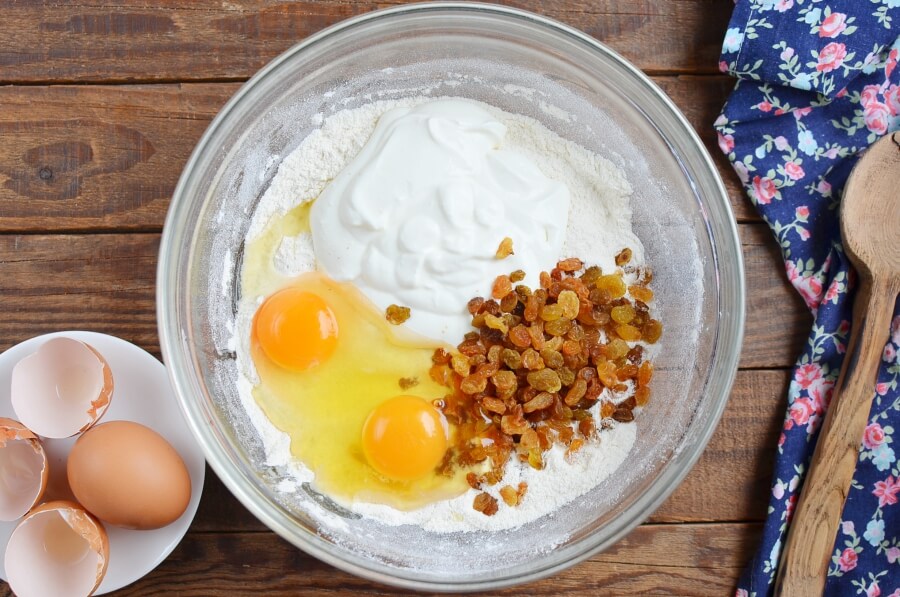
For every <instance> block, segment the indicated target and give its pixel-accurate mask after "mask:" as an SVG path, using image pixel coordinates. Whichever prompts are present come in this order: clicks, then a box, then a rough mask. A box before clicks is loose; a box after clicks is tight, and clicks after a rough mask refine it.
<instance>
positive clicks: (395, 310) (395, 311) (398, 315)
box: [384, 305, 410, 325]
mask: <svg viewBox="0 0 900 597" xmlns="http://www.w3.org/2000/svg"><path fill="white" fill-rule="evenodd" d="M409 315H410V311H409V307H401V306H400V305H388V308H387V309H385V311H384V317H385V319H387V320H388V323H392V324H394V325H400V324H401V323H403V322H404V321H406V320H407V319H409Z"/></svg>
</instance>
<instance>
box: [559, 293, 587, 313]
mask: <svg viewBox="0 0 900 597" xmlns="http://www.w3.org/2000/svg"><path fill="white" fill-rule="evenodd" d="M556 303H557V304H558V305H559V306H560V308H561V309H562V317H565V318H566V319H575V318H576V317H577V316H578V309H579V307H580V306H581V301H580V300H579V299H578V295H577V294H575V292H573V291H571V290H563V291H562V292H560V293H559V296H558V297H557V298H556Z"/></svg>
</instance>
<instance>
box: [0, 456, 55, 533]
mask: <svg viewBox="0 0 900 597" xmlns="http://www.w3.org/2000/svg"><path fill="white" fill-rule="evenodd" d="M46 466H47V458H46V455H45V454H44V451H43V450H42V449H41V447H40V445H39V444H38V443H37V441H36V440H31V439H7V440H6V443H5V444H3V445H0V520H16V519H18V518H21V517H22V516H24V515H25V514H26V513H27V512H28V511H29V510H30V509H31V507H32V506H34V504H35V502H37V500H38V498H39V497H40V495H41V493H42V492H43V490H44V480H45V479H44V474H43V473H44V468H45V467H46Z"/></svg>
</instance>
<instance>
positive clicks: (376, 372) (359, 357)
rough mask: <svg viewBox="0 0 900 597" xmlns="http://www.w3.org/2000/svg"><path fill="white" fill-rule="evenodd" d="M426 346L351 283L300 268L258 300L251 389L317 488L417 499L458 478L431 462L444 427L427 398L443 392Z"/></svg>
mask: <svg viewBox="0 0 900 597" xmlns="http://www.w3.org/2000/svg"><path fill="white" fill-rule="evenodd" d="M436 346H437V343H436V342H434V341H432V340H428V339H424V338H421V337H419V336H416V335H413V334H411V333H409V332H408V331H406V330H404V329H403V328H400V327H398V326H393V325H391V324H389V323H388V322H387V321H386V320H385V316H384V313H381V312H378V310H376V308H375V307H374V305H373V304H372V303H371V302H370V301H369V300H368V299H366V298H365V296H363V295H362V293H360V291H359V290H357V289H356V288H355V287H354V286H352V285H351V284H344V283H338V282H335V281H333V280H331V279H330V278H328V277H327V276H324V275H322V274H320V273H308V274H304V275H302V276H300V277H299V278H296V279H295V280H293V281H292V282H291V284H290V285H289V286H288V287H287V288H284V289H282V290H280V291H278V292H275V293H273V294H271V295H270V296H269V297H268V298H267V299H266V300H264V301H263V303H262V304H261V305H260V307H259V308H258V310H257V313H256V316H255V318H254V322H253V327H252V334H251V354H252V356H253V361H254V363H255V365H256V369H257V373H258V375H259V380H260V383H259V384H257V386H256V387H255V388H254V397H255V398H256V400H257V402H258V403H259V404H260V406H261V407H262V409H263V410H264V411H265V413H266V415H267V416H268V418H269V420H270V421H272V423H273V424H274V425H275V426H276V427H278V428H280V429H281V430H282V431H284V432H286V433H287V434H288V435H289V436H290V438H291V451H292V453H293V455H294V456H295V457H296V458H297V459H298V460H300V461H301V462H302V463H303V464H304V465H306V466H307V467H308V468H309V469H311V470H312V472H313V473H315V481H314V483H313V485H314V487H315V488H316V489H318V490H319V491H321V492H322V493H325V494H326V495H329V496H331V497H332V498H334V499H336V500H337V501H339V502H342V503H345V504H346V503H352V502H368V503H379V504H387V505H390V506H393V507H395V508H398V509H404V510H408V509H413V508H417V507H421V506H423V505H425V504H428V503H431V502H434V501H438V500H442V499H448V498H450V497H454V496H456V495H459V494H461V493H463V492H464V491H465V490H466V489H467V488H468V485H467V484H466V482H465V478H464V476H463V475H461V474H459V473H456V474H454V476H453V477H446V476H442V475H440V474H438V473H437V467H438V466H439V464H440V463H441V460H442V459H443V457H444V454H445V453H446V450H447V446H448V444H449V437H448V434H449V430H448V425H447V422H446V420H445V419H444V416H443V414H442V413H440V412H439V411H438V410H437V409H436V408H435V407H434V406H433V405H432V401H433V400H435V399H438V398H442V397H443V396H444V395H445V394H446V388H444V387H442V386H440V385H438V384H437V383H436V382H434V381H433V380H432V379H431V378H430V376H429V374H428V371H429V368H430V367H431V364H432V363H431V356H432V354H433V353H434V349H435V348H436Z"/></svg>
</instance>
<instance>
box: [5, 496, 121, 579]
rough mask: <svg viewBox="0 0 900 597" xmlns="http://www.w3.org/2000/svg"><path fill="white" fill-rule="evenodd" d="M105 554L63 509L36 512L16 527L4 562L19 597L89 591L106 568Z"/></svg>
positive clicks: (7, 547)
mask: <svg viewBox="0 0 900 597" xmlns="http://www.w3.org/2000/svg"><path fill="white" fill-rule="evenodd" d="M103 563H104V562H103V555H102V554H101V553H99V552H97V551H95V550H94V549H92V548H91V543H90V542H89V541H88V539H86V538H85V537H83V536H82V535H81V534H80V533H78V532H76V531H75V530H74V529H73V528H72V527H71V526H70V525H69V523H68V522H67V521H66V518H65V516H64V515H63V513H62V511H60V510H46V511H43V512H37V513H35V514H34V515H32V516H30V517H28V518H26V519H25V520H23V521H22V523H21V524H20V525H19V526H18V527H16V530H15V531H13V534H12V535H11V536H10V538H9V543H8V544H7V546H6V559H5V560H4V565H5V566H6V572H7V575H8V580H9V586H10V588H11V589H12V590H13V592H14V593H15V594H16V595H18V597H31V596H32V595H34V596H35V597H46V596H48V595H73V596H74V595H89V594H90V593H91V592H92V591H93V589H94V587H95V585H97V584H98V578H97V577H98V575H99V574H102V572H103Z"/></svg>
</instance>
